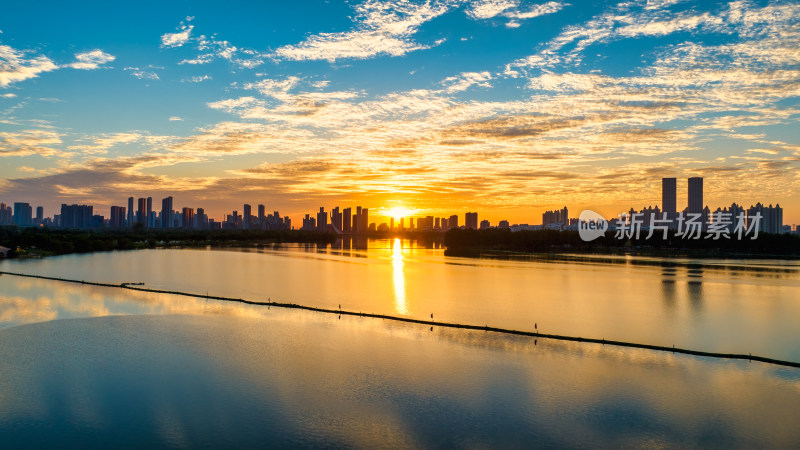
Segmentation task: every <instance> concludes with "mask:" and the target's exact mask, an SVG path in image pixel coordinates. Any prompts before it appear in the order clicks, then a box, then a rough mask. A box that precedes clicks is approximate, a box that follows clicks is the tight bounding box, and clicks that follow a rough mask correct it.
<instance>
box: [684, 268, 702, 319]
mask: <svg viewBox="0 0 800 450" xmlns="http://www.w3.org/2000/svg"><path fill="white" fill-rule="evenodd" d="M688 274H689V283H688V284H687V288H688V291H689V304H690V305H691V306H692V310H694V311H700V310H701V309H702V306H703V267H702V266H697V267H692V268H690V269H689V270H688Z"/></svg>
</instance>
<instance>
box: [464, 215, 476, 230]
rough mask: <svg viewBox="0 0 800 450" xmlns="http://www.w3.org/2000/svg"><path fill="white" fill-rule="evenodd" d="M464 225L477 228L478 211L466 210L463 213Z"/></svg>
mask: <svg viewBox="0 0 800 450" xmlns="http://www.w3.org/2000/svg"><path fill="white" fill-rule="evenodd" d="M464 226H465V227H467V228H470V229H473V230H477V229H478V213H476V212H468V213H466V214H464Z"/></svg>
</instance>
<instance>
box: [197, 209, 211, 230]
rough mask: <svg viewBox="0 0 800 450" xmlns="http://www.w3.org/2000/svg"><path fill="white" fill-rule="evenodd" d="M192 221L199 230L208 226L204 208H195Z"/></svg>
mask: <svg viewBox="0 0 800 450" xmlns="http://www.w3.org/2000/svg"><path fill="white" fill-rule="evenodd" d="M194 223H195V224H196V227H197V228H199V229H201V230H205V229H207V228H208V215H206V210H205V209H204V208H197V213H196V214H195V215H194Z"/></svg>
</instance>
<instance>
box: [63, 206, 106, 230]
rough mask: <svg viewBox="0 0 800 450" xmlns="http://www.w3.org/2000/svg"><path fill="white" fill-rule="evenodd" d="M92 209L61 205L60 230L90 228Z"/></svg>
mask: <svg viewBox="0 0 800 450" xmlns="http://www.w3.org/2000/svg"><path fill="white" fill-rule="evenodd" d="M93 209H94V207H93V206H91V205H66V204H62V205H61V228H92V225H93V224H92V216H94V211H93ZM100 226H102V223H101V224H100Z"/></svg>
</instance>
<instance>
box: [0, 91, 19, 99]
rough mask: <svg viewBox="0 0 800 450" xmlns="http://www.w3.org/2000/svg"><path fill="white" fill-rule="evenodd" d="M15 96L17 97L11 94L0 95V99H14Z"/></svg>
mask: <svg viewBox="0 0 800 450" xmlns="http://www.w3.org/2000/svg"><path fill="white" fill-rule="evenodd" d="M16 96H17V94H13V93H11V92H9V93H7V94H3V95H0V97H2V98H14V97H16Z"/></svg>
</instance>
